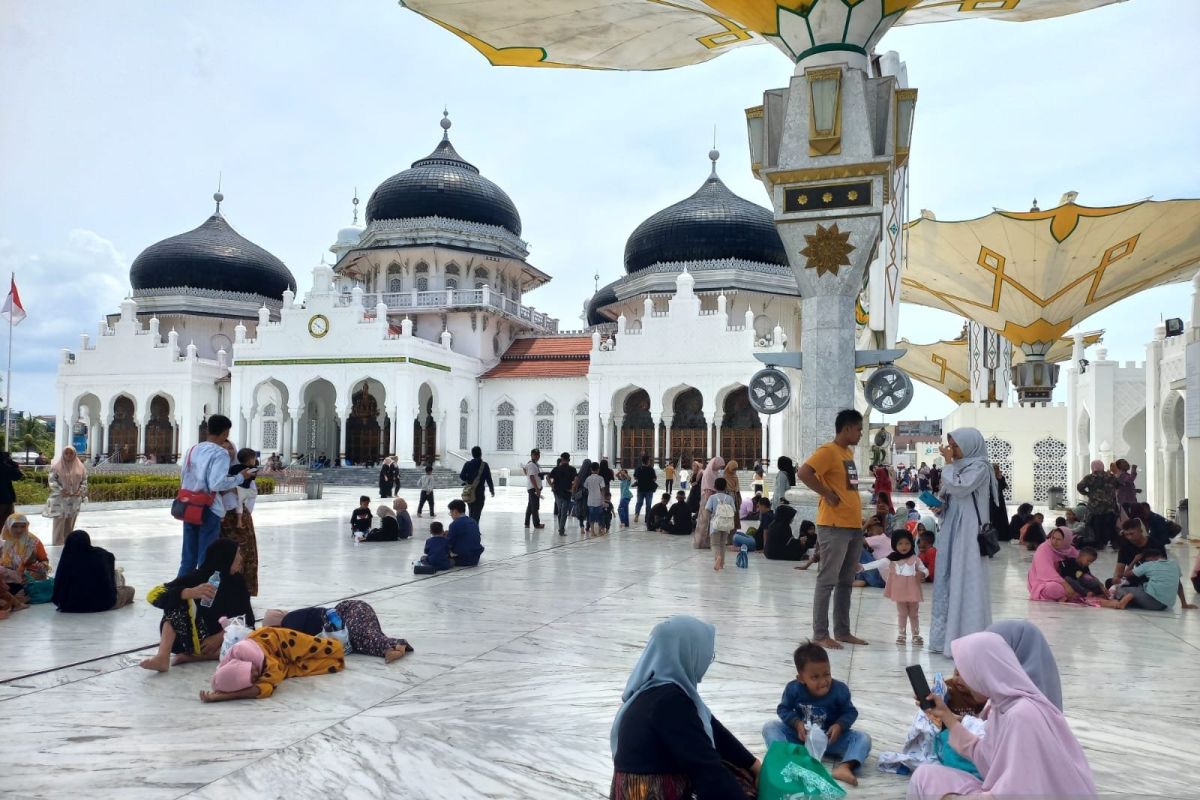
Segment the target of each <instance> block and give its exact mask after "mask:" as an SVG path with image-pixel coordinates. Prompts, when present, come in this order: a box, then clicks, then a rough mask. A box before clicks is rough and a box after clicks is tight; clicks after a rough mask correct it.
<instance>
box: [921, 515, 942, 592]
mask: <svg viewBox="0 0 1200 800" xmlns="http://www.w3.org/2000/svg"><path fill="white" fill-rule="evenodd" d="M934 541H935V537H934V535H933V534H932V533H931V532H929V531H927V530H925V526H924V525H921V524H918V525H917V557H918V558H920V559H921V563H922V564H924V565H925V569H927V570H929V574H928V575H926V576H925V582H926V583H933V570H934V567H936V566H937V548H936V547H934V546H933V543H934Z"/></svg>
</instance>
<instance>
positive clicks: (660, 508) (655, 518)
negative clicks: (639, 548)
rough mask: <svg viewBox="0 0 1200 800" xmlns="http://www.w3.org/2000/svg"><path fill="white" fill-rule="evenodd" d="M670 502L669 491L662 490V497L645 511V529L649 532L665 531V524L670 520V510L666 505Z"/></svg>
mask: <svg viewBox="0 0 1200 800" xmlns="http://www.w3.org/2000/svg"><path fill="white" fill-rule="evenodd" d="M670 502H671V495H670V493H668V492H663V494H662V498H660V499H659V501H658V502H657V503H655V504H654V505H653V506H651V507H650V511H649V512H647V513H646V530H648V531H650V532H654V531H662V532H664V533H666V532H667V526H668V525H669V524H670V522H671V510H670V508H669V506H668V504H669V503H670Z"/></svg>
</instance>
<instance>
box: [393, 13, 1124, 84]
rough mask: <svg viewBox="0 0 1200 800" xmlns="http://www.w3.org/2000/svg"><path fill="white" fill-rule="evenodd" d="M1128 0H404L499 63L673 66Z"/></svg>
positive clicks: (866, 41)
mask: <svg viewBox="0 0 1200 800" xmlns="http://www.w3.org/2000/svg"><path fill="white" fill-rule="evenodd" d="M1115 2H1121V0H1022V1H1021V2H1011V1H1010V2H999V3H997V2H986V3H976V2H963V3H958V2H954V3H947V2H945V0H872V1H871V2H856V3H852V2H845V0H706V1H705V2H701V0H470V2H463V0H402V1H401V3H400V5H402V6H404V7H405V8H408V9H411V10H412V11H415V12H416V13H418V14H420V15H422V16H424V17H426V18H428V19H430V20H432V21H433V22H435V23H437V24H438V25H441V26H442V27H443V28H445V29H446V30H448V31H450V32H451V33H454V34H455V35H457V36H460V37H462V38H463V39H465V40H466V41H467V42H469V43H470V44H471V46H472V47H474V48H475V49H476V50H478V51H479V52H480V53H482V54H483V55H484V56H485V57H486V58H487V60H488V61H490V62H491V63H492V64H493V65H495V66H506V67H580V68H590V69H619V70H636V69H669V68H671V67H682V66H686V65H688V64H697V63H700V62H701V61H707V60H709V59H710V58H714V57H715V56H719V55H721V54H722V53H725V52H728V51H729V50H732V49H734V48H735V47H741V46H744V45H750V44H761V43H762V42H764V41H766V42H770V43H771V44H774V45H775V46H776V47H778V48H779V49H780V50H782V51H783V52H784V53H785V54H787V55H788V57H790V58H791V59H792V60H794V61H800V60H801V59H803V58H804V57H805V56H807V55H809V54H811V53H812V52H822V51H824V50H829V49H841V50H845V51H849V52H858V53H866V52H868V51H870V50H871V49H872V48H873V47H874V45H875V43H876V42H877V41H878V40H879V39H880V38H881V37H882V36H883V34H884V33H885V32H886V31H887V30H888V28H890V27H891V26H892V25H894V24H895V25H912V24H918V23H922V22H947V21H950V20H959V19H981V18H990V19H999V20H1010V21H1013V22H1025V21H1028V20H1033V19H1044V18H1047V17H1057V16H1062V15H1064V14H1073V13H1075V12H1078V11H1086V10H1088V9H1091V8H1096V7H1098V6H1103V5H1108V4H1110V3H1115Z"/></svg>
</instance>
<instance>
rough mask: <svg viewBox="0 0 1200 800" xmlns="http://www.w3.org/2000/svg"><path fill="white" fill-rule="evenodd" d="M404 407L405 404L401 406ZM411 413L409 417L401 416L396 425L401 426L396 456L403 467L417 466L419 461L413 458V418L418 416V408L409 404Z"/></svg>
mask: <svg viewBox="0 0 1200 800" xmlns="http://www.w3.org/2000/svg"><path fill="white" fill-rule="evenodd" d="M401 408H404V406H401ZM409 411H410V415H409V416H408V417H407V418H403V417H401V418H400V419H397V420H396V427H397V428H399V431H398V437H399V438H398V440H397V444H396V458H398V459H399V460H400V466H402V467H415V466H416V465H417V462H416V461H414V460H413V420H415V419H416V418H417V413H418V410H417V409H416V408H414V407H412V406H409Z"/></svg>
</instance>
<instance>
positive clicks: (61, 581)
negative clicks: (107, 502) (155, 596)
mask: <svg viewBox="0 0 1200 800" xmlns="http://www.w3.org/2000/svg"><path fill="white" fill-rule="evenodd" d="M124 582H125V579H124V578H120V579H118V575H117V561H116V559H115V558H114V557H113V554H112V553H110V552H108V551H107V550H105V549H104V548H103V547H95V546H94V545H93V544H92V537H90V536H88V533H87V531H72V533H71V535H70V536H68V537H67V541H66V544H65V545H63V551H62V555H61V556H59V558H58V567H57V569H55V571H54V595H53V596H52V597H51V598H50V599H51V601H52V602H53V603H54V605H56V606H58V610H59V611H65V612H68V613H77V614H88V613H92V612H96V611H108V610H110V609H114V608H120V607H121V606H125V605H129V604H130V603H131V602H133V587H132V586H125V585H124Z"/></svg>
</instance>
